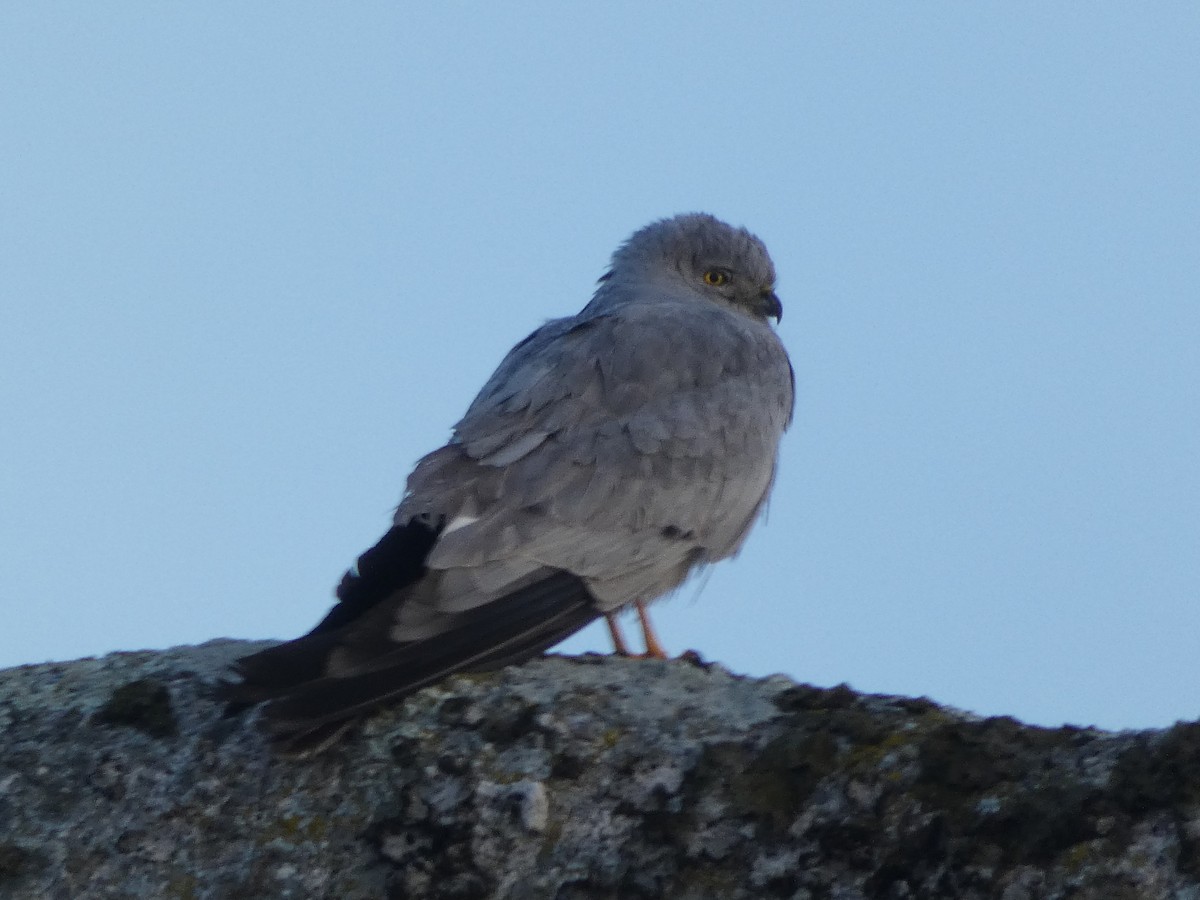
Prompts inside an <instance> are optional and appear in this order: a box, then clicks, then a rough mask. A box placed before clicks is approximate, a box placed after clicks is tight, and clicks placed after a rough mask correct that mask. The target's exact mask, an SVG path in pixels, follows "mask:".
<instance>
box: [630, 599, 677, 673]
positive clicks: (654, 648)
mask: <svg viewBox="0 0 1200 900" xmlns="http://www.w3.org/2000/svg"><path fill="white" fill-rule="evenodd" d="M633 605H634V606H636V607H637V614H638V621H640V622H641V623H642V637H643V638H644V639H645V641H646V656H648V657H649V658H650V659H670V658H671V657H670V655H669V654H668V653H667V651H666V650H665V649H663V645H662V644H661V643H659V640H658V636H657V635H656V634H655V633H654V629H653V628H651V627H650V616H649V614H648V613H647V612H646V607H645V606H643V605H642V601H641V600H637V601H634V604H633Z"/></svg>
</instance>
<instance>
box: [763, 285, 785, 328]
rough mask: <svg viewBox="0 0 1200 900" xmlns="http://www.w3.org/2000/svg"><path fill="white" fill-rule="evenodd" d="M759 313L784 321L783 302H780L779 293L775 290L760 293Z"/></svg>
mask: <svg viewBox="0 0 1200 900" xmlns="http://www.w3.org/2000/svg"><path fill="white" fill-rule="evenodd" d="M758 299H759V313H760V314H761V315H762V316H763V317H764V318H768V319H774V320H775V321H776V322H777V323H778V322H782V321H783V304H782V303H780V302H779V295H778V294H776V293H775V292H774V291H764V292H763V293H762V294H761V295H759V298H758Z"/></svg>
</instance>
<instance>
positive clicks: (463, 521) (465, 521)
mask: <svg viewBox="0 0 1200 900" xmlns="http://www.w3.org/2000/svg"><path fill="white" fill-rule="evenodd" d="M478 521H479V516H455V517H454V518H453V519H451V520H450V524H449V525H447V526H446V527H445V528H443V529H442V534H443V535H446V534H449V533H450V532H452V531H458V529H460V528H466V527H467V526H468V525H474V524H475V523H476V522H478Z"/></svg>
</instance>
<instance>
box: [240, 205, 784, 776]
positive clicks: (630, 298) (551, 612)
mask: <svg viewBox="0 0 1200 900" xmlns="http://www.w3.org/2000/svg"><path fill="white" fill-rule="evenodd" d="M775 287H776V275H775V267H774V264H773V263H772V261H771V257H770V255H769V254H768V252H767V249H766V247H765V245H764V244H763V242H762V241H761V240H759V239H758V238H757V237H756V236H754V235H753V234H751V233H750V232H749V231H747V230H746V229H745V228H741V227H735V226H732V225H729V224H727V223H725V222H723V221H721V220H719V219H717V218H715V217H714V216H711V215H709V214H706V213H688V214H682V215H677V216H674V217H671V218H666V219H661V220H658V221H655V222H652V223H651V224H649V225H646V226H645V227H643V228H641V229H640V230H638V231H636V232H634V233H633V235H632V236H631V237H629V238H628V240H626V241H625V242H624V243H623V244H621V245H620V246H619V247H618V248H617V250H616V251H615V252H614V253H613V255H612V257H611V261H610V264H609V266H608V268H607V270H606V271H605V272H604V274H603V275H602V276H601V277H600V279H599V282H598V284H597V287H596V290H595V292H594V294H593V296H592V298H591V300H590V302H588V303H587V304H586V305H585V306H584V307H583V309H582V310H581V311H580V312H579V313H577V314H576V315H573V316H568V317H565V318H559V319H553V320H550V321H548V322H546V323H545V324H544V325H542V326H541V327H540V328H538V329H537V330H535V331H534V332H533V333H532V334H530V335H529V336H528V337H526V338H525V339H524V340H522V341H521V342H520V343H518V344H517V345H516V346H515V347H513V349H512V350H511V351H510V352H509V353H508V355H507V356H505V357H504V359H503V360H502V362H501V363H500V365H499V367H498V368H497V369H496V371H495V373H494V374H493V375H492V376H491V378H490V379H489V380H488V381H487V382H486V384H484V386H483V388H482V389H481V390H480V392H479V394H478V395H477V396H476V397H475V399H474V401H473V402H472V403H471V404H470V406H469V408H468V409H467V411H466V414H465V415H464V416H463V417H462V419H461V420H459V422H458V423H457V424H456V425H455V426H454V428H453V431H452V436H451V438H450V440H449V441H448V442H447V443H446V444H445V445H444V446H442V447H440V448H438V449H436V450H434V451H433V452H432V453H429V454H428V455H426V456H425V457H423V458H422V459H421V460H419V461H418V462H417V464H416V466H415V468H414V469H413V471H412V473H411V474H410V475H409V477H408V481H407V486H406V489H405V492H404V494H403V497H402V499H401V501H400V503H399V506H398V507H397V509H396V512H395V516H394V518H393V523H392V525H391V527H390V529H389V530H388V531H387V533H386V534H384V535H383V537H382V538H381V539H380V540H379V542H378V543H376V544H375V545H374V546H373V547H371V548H370V549H369V550H367V551H366V552H364V553H363V554H362V555H361V556H360V557H358V559H357V561H356V562H355V564H354V565H353V566H352V567H351V568H350V569H349V571H347V572H346V573H345V575H344V576H343V578H342V580H341V583H340V584H339V585H338V587H337V591H336V597H337V602H336V603H335V605H334V606H333V608H332V609H331V610H330V611H329V612H328V614H327V615H326V616H325V617H324V618H323V619H322V620H321V621H320V622H319V623H318V624H317V625H316V627H314V628H313V629H312V630H311V631H310V632H308V633H307V634H305V635H304V636H302V637H299V638H296V639H294V640H291V641H287V642H284V643H281V644H278V645H275V646H272V647H270V648H268V649H266V650H262V651H260V652H257V653H254V654H251V655H248V656H245V657H243V658H241V659H240V660H238V661H237V662H236V663H235V664H234V667H233V671H234V673H235V674H236V675H237V676H238V677H239V679H240V680H239V681H236V682H234V681H229V682H226V684H225V685H224V691H225V696H226V699H227V700H229V701H230V702H231V704H232V705H234V706H236V707H237V708H245V707H247V706H250V705H254V704H258V703H264V702H265V705H264V706H263V711H262V717H261V721H262V722H263V723H264V727H265V728H266V730H267V731H268V734H269V736H270V739H271V741H272V743H273V744H274V745H275V746H276V747H277V748H278V749H280V750H281V751H283V752H285V753H293V754H304V753H309V752H316V751H319V750H321V749H324V748H325V747H328V746H330V745H332V744H333V743H335V742H336V741H337V739H338V738H339V737H340V735H341V734H342V733H343V732H344V731H345V730H346V729H347V728H348V727H349V726H350V725H352V724H354V722H356V721H358V720H360V719H361V718H362V717H363V716H364V715H366V714H368V713H370V712H371V711H373V710H375V709H376V708H378V707H380V706H382V705H385V704H387V703H389V702H393V701H397V700H399V699H402V698H404V697H406V696H408V695H410V694H412V693H414V692H415V691H417V690H419V689H421V688H423V687H426V686H428V685H431V684H434V683H436V682H437V681H439V680H441V679H442V678H444V677H446V676H447V675H449V674H451V673H454V672H461V671H485V670H490V669H496V668H500V667H502V666H505V665H510V664H515V663H520V662H523V661H525V660H528V659H530V658H532V657H535V656H537V655H540V654H542V653H543V652H545V651H546V650H548V649H549V648H550V647H552V646H553V645H555V644H557V643H559V642H560V641H562V640H564V639H565V638H567V637H568V636H570V635H571V634H574V633H575V632H577V631H579V630H580V629H582V628H584V627H585V626H587V625H588V624H590V623H591V622H593V621H596V620H598V619H601V618H604V619H605V620H606V621H607V623H608V626H609V630H610V633H611V635H612V640H613V644H614V649H615V651H616V652H617V653H620V654H626V655H632V654H630V651H629V649H628V646H627V645H626V643H625V641H624V638H623V636H622V635H621V632H620V629H619V627H618V625H617V619H616V617H617V614H618V613H620V612H621V611H622V610H625V609H627V608H632V609H633V610H635V611H636V613H637V615H638V617H639V621H640V623H641V626H642V631H643V639H644V643H645V647H646V654H645V655H647V656H654V657H666V655H667V654H666V651H665V650H664V649H663V647H662V644H661V642H660V641H659V640H658V638H657V636H656V635H655V634H654V632H653V630H652V628H651V625H650V622H649V618H648V616H647V612H646V607H647V605H648V604H649V603H651V602H652V601H654V600H656V599H658V598H660V597H662V596H663V595H665V594H668V593H670V592H671V591H672V590H673V589H674V588H676V587H678V586H679V585H680V584H682V583H683V582H684V580H685V579H687V577H688V576H689V574H690V573H692V572H693V571H695V570H696V569H698V568H700V567H704V566H707V565H709V564H711V563H715V562H717V561H719V560H722V559H726V558H728V557H731V556H733V555H734V554H736V553H737V552H738V550H739V549H740V548H741V547H742V545H743V543H744V541H745V539H746V537H747V534H748V533H749V532H750V530H751V527H752V526H753V524H754V523H755V522H756V520H757V519H758V518H759V517H760V514H761V513H762V511H763V509H764V506H765V504H766V502H767V498H768V495H769V494H770V491H771V487H772V485H773V483H774V481H775V474H776V469H777V463H778V457H779V445H780V441H781V438H782V436H783V434H784V432H785V431H786V430H787V429H788V427H789V426H790V424H791V422H792V415H793V405H794V396H795V375H794V372H793V368H792V365H791V362H790V360H789V357H788V354H787V352H786V350H785V348H784V346H783V343H782V341H781V340H780V338H779V336H778V334H777V331H776V329H775V328H774V327H773V325H772V322H771V320H774V321H775V324H778V322H779V321H780V320H781V319H782V316H783V307H782V304H781V302H780V300H779V297H778V295H777V294H776V291H775Z"/></svg>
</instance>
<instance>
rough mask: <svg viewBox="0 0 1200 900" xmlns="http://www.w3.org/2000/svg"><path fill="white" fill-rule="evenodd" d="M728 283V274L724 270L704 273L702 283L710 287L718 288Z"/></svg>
mask: <svg viewBox="0 0 1200 900" xmlns="http://www.w3.org/2000/svg"><path fill="white" fill-rule="evenodd" d="M728 282H729V273H728V272H726V271H725V270H724V269H709V270H708V271H707V272H705V273H704V283H705V284H707V285H710V286H711V287H720V286H721V285H723V284H727V283H728Z"/></svg>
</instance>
